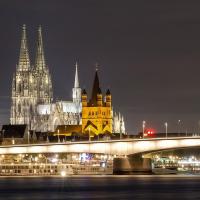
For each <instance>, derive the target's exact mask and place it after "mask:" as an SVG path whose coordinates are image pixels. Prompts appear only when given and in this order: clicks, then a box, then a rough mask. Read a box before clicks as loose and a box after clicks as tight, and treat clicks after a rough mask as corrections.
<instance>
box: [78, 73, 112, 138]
mask: <svg viewBox="0 0 200 200" xmlns="http://www.w3.org/2000/svg"><path fill="white" fill-rule="evenodd" d="M111 106H112V97H111V93H110V91H109V90H107V92H106V95H105V101H104V100H103V94H102V91H101V88H100V85H99V77H98V71H97V70H96V73H95V78H94V83H93V89H92V95H91V99H90V100H89V101H88V95H87V93H86V90H83V93H82V132H83V133H89V134H91V133H93V134H95V135H99V134H105V133H112V132H113V131H112V128H113V127H112V123H113V119H112V107H111Z"/></svg>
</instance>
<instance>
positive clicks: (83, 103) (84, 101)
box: [82, 89, 87, 107]
mask: <svg viewBox="0 0 200 200" xmlns="http://www.w3.org/2000/svg"><path fill="white" fill-rule="evenodd" d="M82 107H87V92H86V90H85V89H84V90H83V92H82Z"/></svg>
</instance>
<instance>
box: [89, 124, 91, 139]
mask: <svg viewBox="0 0 200 200" xmlns="http://www.w3.org/2000/svg"><path fill="white" fill-rule="evenodd" d="M89 141H91V138H90V127H89Z"/></svg>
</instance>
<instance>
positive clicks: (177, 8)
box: [0, 0, 200, 133]
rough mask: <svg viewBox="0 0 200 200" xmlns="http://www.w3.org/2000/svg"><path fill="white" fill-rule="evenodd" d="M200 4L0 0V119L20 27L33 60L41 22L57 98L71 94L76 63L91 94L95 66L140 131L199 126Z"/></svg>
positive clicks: (5, 115)
mask: <svg viewBox="0 0 200 200" xmlns="http://www.w3.org/2000/svg"><path fill="white" fill-rule="evenodd" d="M199 11H200V1H188V0H187V1H185V0H180V1H175V0H173V1H160V0H157V1H154V0H153V1H150V0H146V1H142V0H138V1H133V0H130V1H128V0H121V1H118V0H34V1H30V0H29V1H28V0H1V1H0V27H1V29H0V124H3V123H6V122H8V121H9V109H10V96H11V82H12V74H13V72H14V71H15V68H16V64H17V61H18V55H19V47H20V37H21V26H22V24H26V25H27V34H28V44H29V51H30V55H31V62H32V64H33V63H34V54H35V53H34V51H35V42H36V41H35V39H36V30H37V27H38V25H39V24H41V25H42V27H43V39H44V45H45V55H46V60H47V63H48V66H49V68H50V72H51V74H52V78H53V89H54V98H55V99H56V98H57V99H63V100H65V99H66V100H67V99H69V98H70V97H71V88H72V86H73V80H74V64H75V61H78V63H79V65H80V67H79V72H80V73H79V74H80V82H81V86H82V87H85V88H86V89H87V90H88V91H89V90H90V88H91V82H92V81H93V76H94V71H95V66H94V65H95V63H96V62H98V63H99V65H100V67H99V69H100V79H101V83H102V84H101V85H102V91H105V89H106V88H110V89H111V92H112V95H113V106H114V109H115V110H116V111H120V112H121V113H122V114H123V115H124V116H125V120H126V127H127V131H128V132H129V133H137V132H138V131H139V130H140V129H141V128H140V127H141V123H142V120H146V121H147V123H148V125H149V126H150V127H154V128H156V129H157V130H158V131H164V122H165V121H167V122H168V124H169V131H177V122H178V120H179V119H180V120H181V123H182V129H183V130H184V131H185V130H186V129H187V130H188V131H195V132H197V131H199V129H200V128H199V126H200V123H199V120H200V12H199Z"/></svg>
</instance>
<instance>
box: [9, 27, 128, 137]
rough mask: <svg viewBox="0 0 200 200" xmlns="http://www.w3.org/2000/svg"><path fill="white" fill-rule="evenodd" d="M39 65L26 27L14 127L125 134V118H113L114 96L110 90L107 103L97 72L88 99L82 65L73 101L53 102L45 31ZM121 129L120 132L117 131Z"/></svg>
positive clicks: (12, 117)
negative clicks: (70, 127)
mask: <svg viewBox="0 0 200 200" xmlns="http://www.w3.org/2000/svg"><path fill="white" fill-rule="evenodd" d="M37 35H38V38H37V43H36V53H35V55H36V56H35V62H34V64H33V66H32V65H31V62H30V58H29V49H28V44H27V43H28V42H27V36H26V26H25V25H23V28H22V38H21V47H20V54H19V61H18V64H17V67H16V72H15V73H14V75H13V81H12V97H11V114H10V123H11V125H22V124H26V125H27V129H28V130H29V131H33V132H54V131H55V130H56V127H57V126H61V125H82V132H83V133H85V132H88V131H91V132H93V133H94V134H96V135H98V134H100V133H112V132H113V131H117V132H118V131H119V130H120V131H122V132H124V133H125V125H124V122H122V121H123V120H122V118H116V117H114V118H113V110H112V98H111V93H110V91H109V90H107V92H106V95H105V101H104V97H103V94H102V92H101V89H100V85H99V77H98V71H96V74H95V79H94V84H93V90H92V96H91V98H90V100H89V101H88V99H87V93H86V91H85V90H83V92H82V90H81V87H80V85H79V77H78V64H77V63H76V65H75V78H74V87H73V88H72V100H70V101H66V100H63V101H53V89H52V81H51V75H50V72H49V69H48V66H47V64H46V60H45V54H44V47H43V38H42V28H41V27H39V28H38V32H37ZM116 127H118V128H116Z"/></svg>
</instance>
